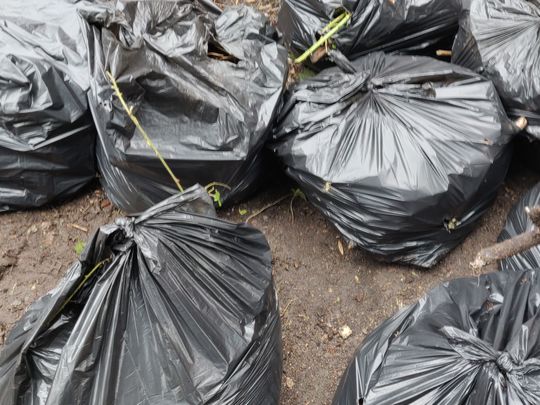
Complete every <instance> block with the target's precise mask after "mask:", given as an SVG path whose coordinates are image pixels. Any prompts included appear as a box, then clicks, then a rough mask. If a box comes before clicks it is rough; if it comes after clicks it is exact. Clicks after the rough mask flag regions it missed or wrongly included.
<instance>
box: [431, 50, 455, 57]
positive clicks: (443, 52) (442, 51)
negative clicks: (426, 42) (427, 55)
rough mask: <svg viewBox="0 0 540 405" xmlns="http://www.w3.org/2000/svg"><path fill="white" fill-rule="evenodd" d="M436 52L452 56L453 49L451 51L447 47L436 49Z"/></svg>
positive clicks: (439, 54) (438, 54)
mask: <svg viewBox="0 0 540 405" xmlns="http://www.w3.org/2000/svg"><path fill="white" fill-rule="evenodd" d="M435 54H436V55H437V56H452V51H449V50H447V49H437V50H436V51H435Z"/></svg>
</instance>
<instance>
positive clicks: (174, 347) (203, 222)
mask: <svg viewBox="0 0 540 405" xmlns="http://www.w3.org/2000/svg"><path fill="white" fill-rule="evenodd" d="M280 385H281V326H280V318H279V312H278V304H277V299H276V296H275V292H274V287H273V281H272V267H271V254H270V249H269V246H268V244H267V242H266V239H265V238H264V236H263V235H262V234H261V233H260V232H259V231H257V230H255V229H254V228H251V227H250V226H248V225H236V224H231V223H228V222H225V221H222V220H219V219H216V218H215V217H214V208H213V206H212V202H211V200H210V198H209V197H208V195H207V194H206V192H205V190H204V189H203V188H201V187H200V186H195V187H193V188H191V189H189V190H186V192H184V193H183V194H177V195H175V196H172V197H170V198H169V199H167V200H164V201H163V202H161V203H160V204H158V205H156V206H154V207H152V208H150V209H149V210H148V211H146V212H144V213H143V214H141V215H140V216H139V217H135V218H122V219H119V220H117V221H116V223H115V224H114V225H106V226H103V227H101V229H100V230H99V231H97V232H96V234H95V235H94V236H93V237H92V238H91V239H90V240H89V241H88V244H87V246H86V249H85V251H84V252H83V254H82V256H81V259H80V261H78V262H76V263H75V264H74V265H73V266H72V267H71V269H70V270H69V272H68V273H67V275H66V277H65V278H64V280H63V281H62V282H61V283H60V285H59V286H58V287H57V288H56V289H55V290H54V291H52V292H51V293H49V294H48V295H45V296H44V297H42V298H41V299H40V300H38V301H36V302H35V303H34V304H33V305H32V306H31V307H30V309H29V310H28V312H27V313H26V314H25V316H24V317H23V318H22V319H21V320H20V321H19V322H18V323H17V324H16V326H15V328H14V329H13V330H12V331H11V333H10V335H9V336H8V338H7V340H6V343H5V347H4V350H3V351H2V352H1V353H0V403H1V404H2V405H45V404H46V405H51V404H55V405H74V404H77V405H86V404H88V405H95V404H111V405H113V404H114V405H134V404H137V405H157V404H159V405H166V404H167V405H173V404H197V405H202V404H205V405H210V404H212V405H218V404H219V405H233V404H234V405H240V404H242V405H244V404H248V405H249V404H252V405H259V404H275V405H277V404H278V402H279V392H280Z"/></svg>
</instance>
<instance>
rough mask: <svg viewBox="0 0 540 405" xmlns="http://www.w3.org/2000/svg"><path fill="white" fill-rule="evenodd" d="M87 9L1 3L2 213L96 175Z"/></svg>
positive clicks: (72, 189)
mask: <svg viewBox="0 0 540 405" xmlns="http://www.w3.org/2000/svg"><path fill="white" fill-rule="evenodd" d="M82 6H83V3H82V2H78V1H68V0H51V1H46V2H43V1H40V0H24V1H21V0H2V4H1V6H0V211H7V210H12V209H23V208H32V207H39V206H42V205H44V204H46V203H49V202H52V201H56V200H61V199H64V198H66V197H68V196H71V195H73V194H74V193H76V192H77V191H78V190H79V189H81V188H82V187H83V186H84V185H85V184H87V183H88V182H89V181H91V180H92V179H93V178H95V174H96V169H95V150H94V148H95V146H94V145H95V127H94V125H93V123H92V118H91V115H90V112H89V110H88V103H87V99H86V91H87V89H88V73H87V70H88V66H87V64H86V49H85V45H84V42H83V40H82V38H81V31H80V28H79V23H78V14H77V9H78V8H80V7H82Z"/></svg>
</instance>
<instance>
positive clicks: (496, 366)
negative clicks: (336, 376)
mask: <svg viewBox="0 0 540 405" xmlns="http://www.w3.org/2000/svg"><path fill="white" fill-rule="evenodd" d="M539 276H540V275H539V274H538V270H534V271H528V272H522V273H516V272H509V273H502V272H497V273H492V274H487V275H482V276H480V277H478V278H463V279H457V280H453V281H450V282H446V283H444V284H442V285H440V286H439V287H437V288H435V289H433V290H431V291H430V292H429V293H428V294H427V295H426V296H425V297H424V298H422V299H421V300H420V301H418V303H416V304H414V305H411V306H409V307H408V308H405V309H403V310H402V311H400V312H398V313H397V314H395V315H394V316H393V317H391V318H390V319H388V320H386V321H385V322H384V323H383V324H381V325H380V326H379V327H378V328H377V329H375V331H373V332H372V333H371V334H370V335H369V336H368V337H366V339H364V342H363V343H362V346H361V347H360V348H359V349H358V351H357V352H356V354H355V356H354V358H353V360H352V361H351V363H350V365H349V367H348V368H347V370H346V371H345V374H344V375H343V377H342V379H341V382H340V384H339V386H338V389H337V391H336V395H335V397H334V401H333V404H334V405H358V404H363V405H372V404H377V405H395V404H418V405H420V404H426V405H427V404H464V405H476V404H485V405H496V404H497V405H498V404H523V405H534V404H538V403H540V378H539V377H540V355H539V353H540V340H539V339H538V334H539V333H540V321H539V317H538V315H539V313H540V310H539V305H540V280H539Z"/></svg>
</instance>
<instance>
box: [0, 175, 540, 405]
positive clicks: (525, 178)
mask: <svg viewBox="0 0 540 405" xmlns="http://www.w3.org/2000/svg"><path fill="white" fill-rule="evenodd" d="M539 180H540V175H539V174H535V173H533V172H531V171H528V170H526V169H523V168H521V167H517V165H514V166H513V168H512V170H511V172H510V174H509V177H508V179H507V182H506V184H505V186H504V187H503V188H502V189H501V191H500V193H499V196H498V198H497V200H496V202H495V204H494V205H493V207H492V208H491V209H490V211H489V212H488V214H487V215H486V216H485V217H484V218H483V219H482V221H481V223H480V224H479V226H478V227H477V228H476V230H475V231H474V232H473V233H472V234H471V235H470V236H469V237H468V238H467V239H466V240H465V242H464V243H462V244H461V246H459V247H458V248H457V249H455V250H454V251H453V252H452V253H451V254H450V255H449V256H447V257H446V258H445V259H444V260H443V261H442V262H441V263H440V264H439V265H437V266H436V267H434V268H433V269H431V270H429V271H422V270H419V269H417V268H413V267H407V266H399V265H387V264H383V263H380V262H377V261H375V260H374V259H373V258H372V257H371V256H370V255H368V254H366V253H364V252H362V251H361V250H351V251H345V252H344V255H341V254H340V252H339V249H338V240H339V236H338V233H337V232H336V231H335V230H334V228H333V227H332V226H331V225H330V224H329V223H328V222H327V221H326V220H325V219H324V218H323V217H322V216H321V215H320V214H319V213H318V212H317V211H316V210H315V209H314V208H313V207H311V206H310V205H309V204H308V203H306V202H304V201H303V200H301V199H296V200H295V201H294V203H293V212H294V222H293V221H292V217H291V210H290V199H288V198H287V199H286V200H284V201H282V202H281V203H280V204H277V205H275V206H273V207H272V208H269V209H268V210H266V211H265V212H263V213H261V214H260V215H258V216H257V217H256V218H254V219H253V220H252V224H253V225H254V226H256V227H257V228H259V229H260V230H262V231H263V232H264V233H265V234H266V236H267V238H268V240H269V242H270V245H271V247H272V251H273V257H274V272H275V278H276V284H277V289H278V293H279V299H280V303H281V313H282V322H283V345H284V378H283V390H282V401H281V403H282V405H307V404H329V403H330V401H331V398H332V396H333V393H334V390H335V388H336V386H337V383H338V380H339V377H340V375H341V373H342V372H343V371H344V369H345V367H346V366H347V363H348V361H349V359H350V358H351V356H352V355H353V353H354V350H355V349H356V347H358V346H359V345H360V344H361V343H362V340H363V339H364V337H365V336H366V335H367V334H368V333H370V332H371V331H372V330H373V329H374V328H375V327H376V326H377V325H378V324H379V323H381V322H382V321H383V320H384V319H385V318H387V317H388V316H390V315H391V314H392V313H394V312H395V311H396V310H397V309H398V308H400V307H402V306H404V305H407V304H410V303H412V302H414V301H416V300H417V299H418V298H419V297H421V296H422V295H423V294H424V293H425V292H426V291H427V290H428V289H429V288H431V287H433V286H435V285H436V284H438V283H440V282H442V281H445V280H448V279H452V278H456V277H463V276H472V275H475V273H474V272H473V271H472V270H471V269H470V268H469V266H468V263H469V262H470V261H471V260H472V258H473V257H474V255H475V254H476V252H477V251H478V250H479V249H480V248H482V247H484V246H487V245H489V244H491V243H493V242H494V241H495V239H496V238H497V235H498V234H499V231H500V230H501V228H502V226H503V223H504V220H505V218H506V214H507V212H508V210H509V208H510V207H511V205H512V204H513V203H514V202H516V201H517V199H518V198H519V196H520V195H521V194H522V193H523V192H524V191H525V190H526V189H527V188H529V187H530V186H532V185H533V184H535V183H536V182H537V181H539ZM280 183H281V184H282V185H281V186H277V185H271V184H270V185H267V186H266V187H265V188H263V190H261V192H260V193H259V194H258V195H257V196H255V197H254V198H253V199H251V200H249V201H247V202H245V203H243V204H240V205H239V206H236V207H232V208H229V209H226V210H222V211H221V212H220V216H222V217H223V218H225V219H228V220H231V221H243V220H244V219H245V218H246V216H247V215H249V214H250V213H253V212H256V211H257V210H259V209H260V208H262V207H264V206H265V205H267V204H269V203H271V202H273V201H276V200H278V199H279V198H280V197H281V196H283V195H285V194H287V193H289V192H290V188H291V186H290V185H286V184H284V182H283V181H280ZM244 209H245V210H247V211H248V213H247V214H244V216H242V215H240V210H242V211H243V210H244ZM121 215H122V214H121V212H119V211H118V210H116V209H115V208H113V207H112V205H110V203H109V201H108V200H107V199H106V197H105V195H104V194H103V192H102V191H101V189H100V188H99V185H98V184H97V183H96V184H95V185H93V186H91V187H89V188H88V189H87V190H86V191H85V192H84V193H83V194H82V195H80V196H79V197H78V198H76V199H74V200H72V201H69V202H67V203H64V204H61V205H57V206H54V207H49V208H46V209H40V210H35V211H29V212H17V213H10V214H4V215H0V230H1V232H0V294H1V295H0V296H1V297H2V299H1V300H0V343H1V341H2V340H3V336H4V333H5V331H7V330H9V329H10V328H11V327H12V326H13V324H14V322H16V320H17V319H18V318H19V317H20V316H21V315H22V314H23V312H24V310H25V308H26V307H27V306H28V305H29V304H30V303H31V302H32V301H33V300H35V299H36V298H38V297H39V296H41V295H43V294H44V293H46V292H47V291H48V290H50V289H51V288H53V287H54V286H55V285H56V284H57V282H58V280H59V279H60V278H61V277H62V276H63V274H64V273H65V271H66V270H67V268H68V267H69V265H70V263H71V262H73V261H74V260H76V258H77V253H76V245H77V242H78V241H85V240H86V239H87V238H88V237H89V235H91V233H92V232H93V231H94V230H95V229H96V228H97V227H98V226H99V225H102V224H105V223H108V222H111V221H112V220H113V219H114V218H115V217H117V216H121ZM491 269H494V268H493V267H492V268H491ZM488 270H490V269H486V271H488ZM344 325H347V326H349V327H350V328H351V330H352V335H351V336H350V337H349V338H348V339H343V338H342V337H341V336H340V335H339V332H338V330H339V328H340V327H341V326H344Z"/></svg>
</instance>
